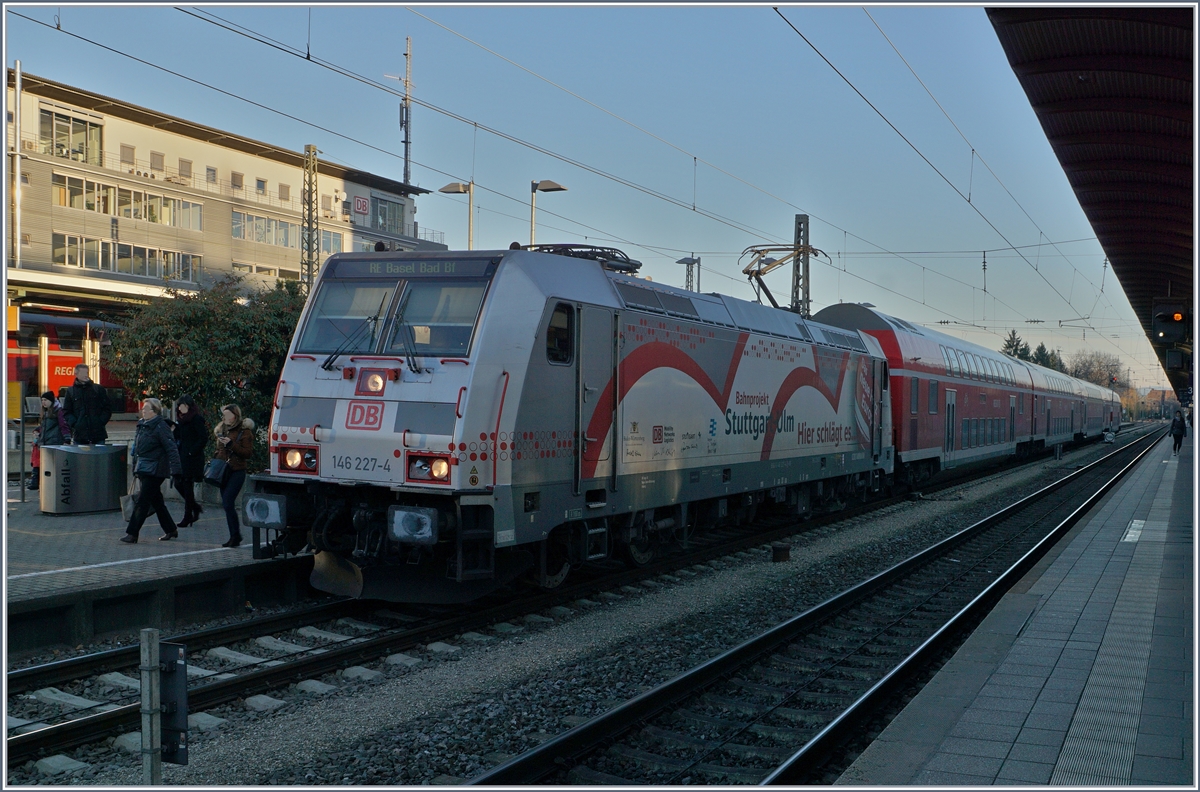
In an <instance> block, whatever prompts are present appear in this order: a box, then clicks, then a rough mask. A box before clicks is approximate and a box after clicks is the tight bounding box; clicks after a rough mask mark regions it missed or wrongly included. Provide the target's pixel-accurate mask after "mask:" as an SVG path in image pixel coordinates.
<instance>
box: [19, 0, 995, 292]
mask: <svg viewBox="0 0 1200 792" xmlns="http://www.w3.org/2000/svg"><path fill="white" fill-rule="evenodd" d="M14 14H16V12H14ZM16 16H19V17H21V18H23V19H26V20H28V21H32V22H35V23H37V24H42V25H44V24H45V23H42V22H40V21H39V20H36V19H31V18H30V17H27V16H24V15H22V14H16ZM59 30H60V32H64V33H67V34H68V35H71V36H74V37H75V38H79V39H81V40H84V41H87V42H88V43H92V44H94V45H96V46H99V47H102V48H104V49H106V50H108V51H111V52H114V53H116V54H120V55H123V56H125V57H130V58H131V59H132V60H134V61H136V62H139V63H142V64H143V65H148V66H151V67H153V68H158V69H161V70H162V71H164V72H166V73H169V74H172V75H173V76H176V77H178V78H181V79H185V80H189V81H191V82H193V83H195V84H198V85H202V86H204V87H207V88H209V89H211V90H215V91H218V92H220V93H222V94H224V95H227V96H230V97H232V98H235V99H239V100H241V101H245V102H248V103H249V104H251V105H253V106H256V107H258V108H260V109H263V110H267V111H269V112H273V113H278V114H279V115H281V116H282V117H286V118H288V119H289V120H293V121H296V122H298V123H302V124H306V125H309V126H312V127H313V128H317V129H320V130H321V131H323V132H326V133H328V134H332V135H335V136H337V137H340V138H342V139H345V140H347V141H350V142H353V143H355V144H357V145H362V146H365V147H367V148H370V149H373V150H375V151H378V152H380V153H384V154H387V155H389V156H396V155H394V154H392V153H391V152H390V151H387V150H386V149H382V148H380V147H378V146H374V145H372V144H370V143H367V142H365V141H362V140H359V139H356V138H354V137H352V136H350V135H346V134H344V133H341V132H338V131H336V130H334V129H331V128H328V127H325V126H322V125H320V124H315V123H313V122H309V121H306V120H305V119H302V118H299V117H297V116H294V115H291V114H288V113H284V112H282V111H278V110H276V109H274V108H271V107H269V106H268V105H265V104H263V103H261V102H255V101H254V100H250V99H247V98H246V97H242V96H239V95H237V94H234V93H232V92H229V91H225V90H223V89H219V88H216V87H215V86H212V85H208V84H206V83H203V82H202V81H199V80H195V79H194V78H190V77H187V76H186V75H183V74H181V73H179V72H175V71H172V70H170V69H166V68H163V67H160V66H158V65H157V64H154V63H150V62H149V61H146V60H143V59H140V58H137V57H135V56H131V55H129V54H128V53H126V52H122V51H120V50H116V49H113V48H112V47H106V46H105V45H103V44H99V42H94V41H91V40H90V39H87V38H86V37H82V36H78V35H77V34H73V33H70V32H69V31H63V30H61V28H60V29H59ZM293 54H297V53H293ZM318 60H319V59H318ZM318 65H323V66H325V64H324V63H319V64H318ZM325 68H331V67H330V66H325ZM333 70H335V71H336V70H337V69H336V68H334V69H333ZM348 76H349V75H348ZM363 79H365V78H363ZM376 87H378V88H381V89H382V90H388V89H387V87H386V86H380V85H376ZM389 92H392V93H394V91H389ZM397 95H398V94H397ZM470 123H472V124H473V125H475V122H470ZM568 159H569V158H568ZM420 166H421V167H423V168H426V169H427V170H430V171H431V172H435V173H440V174H443V175H446V176H451V177H452V178H454V176H453V174H450V173H448V172H446V171H443V170H440V169H437V168H433V167H432V166H428V165H424V164H420ZM618 179H619V177H618ZM482 189H484V190H485V191H487V192H490V193H493V194H495V195H498V196H500V197H503V198H506V199H508V200H512V201H514V202H518V203H524V202H523V201H520V200H519V199H516V198H513V197H511V196H509V195H506V194H504V193H500V192H498V191H495V190H490V189H487V188H486V187H484V188H482ZM656 197H657V196H656ZM668 199H669V197H668ZM675 203H676V205H680V203H679V202H678V201H675ZM688 208H690V207H688ZM547 214H549V215H551V216H554V217H558V218H560V219H563V220H565V221H567V222H570V223H575V224H577V225H579V226H580V227H583V228H589V229H591V230H594V231H596V232H597V233H601V234H607V232H603V231H601V230H600V229H595V228H593V227H591V226H587V225H586V224H583V223H578V221H575V220H572V219H570V218H568V217H566V216H563V215H561V214H558V213H555V212H547ZM708 216H710V217H711V218H712V219H719V216H716V215H715V213H713V214H710V215H708ZM514 219H518V218H514ZM818 219H819V218H818ZM735 227H737V226H735ZM739 230H745V228H744V227H742V228H739ZM614 236H615V235H614ZM854 236H855V237H856V239H862V237H859V236H858V235H854ZM606 238H607V236H606ZM616 239H617V241H620V242H623V243H625V244H631V245H635V246H637V247H640V248H644V249H646V250H650V251H654V250H659V251H661V250H679V249H672V248H665V247H663V246H656V245H651V244H648V243H640V242H635V241H633V240H628V239H622V238H620V237H616ZM863 241H867V242H868V244H872V245H874V243H871V242H869V241H868V240H863ZM893 255H894V254H893ZM909 263H912V264H915V265H916V266H918V267H921V269H922V271H923V272H926V271H928V272H932V273H934V274H936V275H941V276H942V277H947V276H945V274H944V273H940V272H938V271H937V270H936V269H932V268H927V267H924V266H922V265H920V264H916V262H909ZM714 274H717V275H719V276H721V277H726V278H728V279H729V280H733V281H734V282H736V283H739V284H741V283H742V281H741V279H738V278H732V277H729V276H725V275H724V273H720V272H716V271H714ZM847 274H850V275H851V276H852V277H855V278H858V279H860V280H863V281H864V282H866V283H874V284H875V285H878V284H877V283H875V281H873V280H870V279H867V278H863V277H861V276H858V275H856V274H854V273H849V272H848V273H847ZM949 279H950V280H952V281H957V279H954V278H949ZM958 282H959V283H962V282H961V281H958ZM964 285H969V284H964ZM881 288H882V287H881ZM885 290H886V291H889V292H891V293H894V294H897V295H898V296H901V297H902V298H904V299H908V300H912V301H914V302H917V303H920V304H927V303H924V301H923V300H915V299H913V298H911V297H909V296H907V295H904V294H902V293H900V292H896V291H894V290H891V289H885ZM930 307H934V308H936V306H930ZM1006 307H1008V308H1010V310H1011V306H1006ZM939 312H942V311H940V310H939ZM945 315H951V314H948V313H946V314H945Z"/></svg>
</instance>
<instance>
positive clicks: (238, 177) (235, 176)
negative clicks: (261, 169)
mask: <svg viewBox="0 0 1200 792" xmlns="http://www.w3.org/2000/svg"><path fill="white" fill-rule="evenodd" d="M229 186H230V187H232V188H233V189H235V190H240V189H242V174H240V173H231V174H229Z"/></svg>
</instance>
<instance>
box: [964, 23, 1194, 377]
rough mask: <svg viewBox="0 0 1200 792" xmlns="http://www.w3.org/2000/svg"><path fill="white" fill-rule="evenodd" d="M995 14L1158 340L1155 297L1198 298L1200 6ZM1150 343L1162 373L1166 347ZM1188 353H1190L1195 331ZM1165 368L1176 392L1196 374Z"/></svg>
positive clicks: (1049, 133) (1082, 200)
mask: <svg viewBox="0 0 1200 792" xmlns="http://www.w3.org/2000/svg"><path fill="white" fill-rule="evenodd" d="M987 14H988V18H989V19H990V20H991V22H992V26H993V27H994V28H995V30H996V35H997V36H998V37H999V39H1000V45H1001V46H1002V47H1003V48H1004V52H1005V54H1006V55H1007V56H1008V62H1009V64H1010V65H1011V66H1012V68H1013V71H1014V72H1015V73H1016V75H1017V79H1018V80H1019V81H1020V83H1021V86H1022V88H1024V89H1025V93H1026V95H1027V96H1028V97H1029V101H1030V103H1031V104H1032V105H1033V110H1034V112H1035V113H1036V114H1037V117H1038V120H1039V121H1040V122H1041V124H1042V129H1044V130H1045V132H1046V137H1047V138H1048V139H1049V141H1050V145H1051V147H1052V148H1053V149H1054V153H1055V154H1056V155H1057V157H1058V160H1059V162H1060V163H1062V167H1063V170H1064V171H1065V172H1066V175H1067V179H1068V180H1069V181H1070V183H1071V186H1072V188H1073V189H1074V190H1075V195H1076V197H1077V198H1078V199H1079V204H1080V206H1081V207H1082V208H1083V211H1084V214H1085V215H1087V218H1088V220H1089V221H1090V222H1091V224H1092V229H1093V230H1094V231H1095V233H1096V237H1097V238H1098V239H1099V240H1100V244H1101V246H1102V247H1103V248H1104V252H1105V254H1106V255H1107V256H1108V260H1109V262H1110V263H1111V264H1112V268H1113V272H1114V273H1115V274H1116V276H1117V279H1118V280H1119V281H1120V283H1121V287H1122V288H1123V289H1124V290H1125V294H1126V296H1127V297H1128V298H1129V303H1130V305H1132V306H1133V310H1134V312H1135V313H1136V314H1137V317H1138V320H1139V321H1140V322H1141V324H1142V328H1143V330H1144V331H1145V332H1146V335H1147V337H1151V324H1152V321H1153V313H1154V301H1155V300H1156V299H1161V298H1167V297H1172V298H1177V299H1180V300H1182V301H1184V302H1187V303H1189V304H1190V303H1191V301H1192V270H1193V230H1194V228H1193V211H1194V207H1193V198H1192V192H1193V189H1194V184H1193V164H1194V163H1193V151H1194V147H1195V142H1194V140H1193V114H1194V112H1195V108H1194V107H1193V101H1192V72H1193V68H1194V64H1193V53H1192V47H1193V44H1192V24H1193V9H1192V8H1191V7H1150V6H1134V7H1116V6H1096V7H1078V6H1067V7H1057V8H1051V7H1033V8H1020V7H1003V8H989V9H987ZM1151 338H1152V337H1151ZM1151 343H1153V339H1152V341H1151ZM1154 349H1155V351H1156V353H1157V354H1158V358H1159V361H1160V362H1162V363H1163V364H1164V365H1163V368H1164V369H1165V368H1166V365H1165V356H1166V350H1167V347H1166V346H1163V345H1159V344H1154ZM1186 349H1187V352H1188V355H1187V356H1186V357H1187V358H1190V352H1191V340H1190V338H1189V340H1188V343H1187V344H1186ZM1167 376H1168V378H1169V379H1170V381H1171V384H1172V386H1173V387H1174V388H1175V390H1176V392H1177V393H1179V394H1183V393H1185V392H1186V390H1187V388H1188V372H1186V371H1168V372H1167Z"/></svg>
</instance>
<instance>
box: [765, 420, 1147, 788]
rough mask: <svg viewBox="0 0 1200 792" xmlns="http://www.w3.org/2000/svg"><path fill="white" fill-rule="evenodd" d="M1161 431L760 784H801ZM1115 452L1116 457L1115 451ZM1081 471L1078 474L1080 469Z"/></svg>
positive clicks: (1068, 526)
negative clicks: (816, 766) (856, 727)
mask: <svg viewBox="0 0 1200 792" xmlns="http://www.w3.org/2000/svg"><path fill="white" fill-rule="evenodd" d="M1165 436H1166V433H1165V432H1164V433H1163V434H1162V435H1159V436H1158V437H1157V438H1156V439H1154V441H1153V442H1150V443H1148V444H1147V447H1146V448H1145V449H1144V450H1142V451H1141V452H1140V453H1138V454H1137V456H1135V457H1134V458H1133V459H1132V460H1131V461H1130V462H1129V463H1128V464H1127V465H1125V466H1124V467H1122V468H1121V469H1120V470H1119V471H1117V472H1116V474H1115V475H1113V476H1112V477H1111V478H1110V479H1109V480H1108V481H1106V482H1105V483H1104V484H1103V485H1102V486H1101V487H1100V488H1099V489H1098V490H1096V492H1094V493H1093V494H1092V495H1091V496H1090V497H1088V499H1087V500H1086V501H1084V502H1083V503H1082V504H1080V505H1079V506H1078V507H1076V508H1075V509H1074V510H1073V511H1072V512H1071V514H1069V515H1068V516H1067V517H1066V518H1065V519H1064V520H1063V521H1062V522H1060V523H1059V524H1058V525H1056V526H1055V527H1054V528H1053V529H1052V530H1051V531H1050V533H1048V534H1046V536H1044V537H1042V539H1041V540H1040V541H1038V543H1037V544H1036V545H1034V546H1033V547H1032V548H1030V549H1029V551H1028V552H1026V553H1025V555H1023V556H1022V557H1021V558H1020V559H1019V560H1018V561H1017V562H1016V563H1014V564H1013V565H1012V566H1010V567H1009V568H1008V569H1007V570H1005V571H1004V573H1003V574H1001V575H1000V577H998V578H996V580H995V581H993V582H992V583H991V584H990V585H989V586H988V587H987V588H985V589H984V590H983V591H981V592H980V593H979V594H977V595H976V596H975V598H974V599H972V600H971V602H969V603H968V604H967V605H965V606H964V607H963V608H962V609H961V610H960V611H959V612H958V613H956V614H955V615H954V616H953V618H951V619H950V621H948V622H946V623H945V624H944V625H942V626H941V627H940V628H939V629H938V630H937V632H935V633H934V634H933V635H931V636H930V637H929V638H927V639H926V640H925V642H924V643H922V644H921V645H920V646H919V647H917V648H916V649H915V650H914V651H913V652H912V653H911V654H910V655H909V656H908V657H906V658H905V659H904V660H902V661H901V662H900V664H899V665H897V666H896V667H895V668H893V669H892V670H891V671H889V672H888V673H887V675H885V676H884V677H883V679H881V680H879V681H878V682H877V683H875V685H873V686H872V687H871V689H869V690H868V691H866V692H865V693H863V694H862V696H860V697H859V698H858V700H856V701H855V702H854V703H853V704H851V705H850V707H849V708H847V709H846V710H845V711H844V712H842V714H840V715H839V716H838V717H836V718H834V720H833V721H832V722H830V723H829V724H827V725H826V726H825V728H824V729H822V730H821V731H820V732H818V733H817V734H816V735H815V736H814V737H813V738H812V739H811V740H809V741H808V743H807V744H806V745H804V747H802V748H801V749H800V750H799V751H797V752H796V753H795V754H793V755H792V756H791V758H789V759H788V760H787V761H786V762H784V763H783V764H781V765H780V766H779V767H777V768H776V769H775V770H774V771H773V772H772V773H771V774H770V775H769V776H767V777H766V778H765V779H763V781H762V785H764V786H765V785H776V784H789V785H795V784H802V783H804V778H805V776H806V774H807V773H808V771H809V769H810V768H811V767H812V766H813V765H814V764H816V763H817V757H821V756H822V755H828V754H829V753H830V752H831V751H832V750H833V749H835V748H836V747H837V745H838V744H840V743H841V741H842V740H844V739H845V738H846V736H847V733H848V731H849V730H850V729H852V728H854V727H855V726H857V725H859V724H861V723H862V721H863V719H864V718H865V717H867V716H868V714H869V712H870V711H874V710H875V709H876V708H877V707H878V705H879V704H880V703H881V702H883V701H884V700H885V699H886V698H887V697H888V696H889V695H891V694H892V693H893V692H894V691H895V690H896V688H897V687H899V686H900V685H901V684H903V683H904V682H906V681H908V680H909V679H911V678H912V676H913V675H914V674H915V673H917V672H919V671H920V670H921V668H922V667H923V666H924V665H925V664H927V663H928V662H929V660H930V658H931V656H932V655H933V654H934V653H936V652H937V651H938V650H940V649H941V648H942V646H944V645H945V644H946V642H947V641H949V640H950V639H951V638H952V637H953V636H954V635H956V634H957V633H958V632H959V631H960V630H961V629H963V628H964V627H965V626H966V625H968V624H971V623H972V622H973V621H974V620H975V619H976V618H978V617H980V616H982V615H985V614H986V613H987V612H988V611H990V610H991V608H992V607H994V606H995V604H996V603H997V602H998V601H999V600H1000V598H1001V597H1003V596H1004V594H1005V593H1007V592H1008V590H1009V589H1011V588H1012V587H1013V586H1015V585H1016V584H1017V582H1018V581H1020V579H1021V578H1022V577H1024V576H1025V574H1026V573H1027V572H1028V571H1029V570H1030V569H1032V568H1033V566H1034V565H1035V564H1037V562H1038V561H1040V560H1041V559H1042V557H1043V556H1045V555H1046V553H1047V552H1048V551H1049V550H1050V548H1052V547H1053V546H1054V545H1055V544H1056V543H1057V542H1058V541H1059V540H1060V539H1062V537H1063V536H1065V535H1066V534H1067V532H1069V531H1070V530H1071V529H1072V528H1073V527H1074V526H1075V525H1076V523H1078V522H1079V521H1080V520H1081V519H1082V518H1083V517H1084V516H1085V515H1086V514H1087V513H1088V512H1089V511H1091V509H1092V508H1093V507H1094V506H1095V505H1096V504H1097V503H1099V502H1100V500H1101V499H1102V498H1103V497H1104V496H1105V495H1107V494H1108V492H1109V491H1110V490H1111V489H1112V488H1113V487H1115V486H1116V485H1117V483H1118V482H1119V481H1120V480H1121V479H1123V478H1124V477H1125V476H1126V475H1127V474H1128V473H1129V472H1130V471H1131V470H1133V468H1134V467H1135V466H1136V465H1137V464H1138V463H1139V462H1141V461H1142V459H1143V458H1145V456H1146V455H1147V454H1149V453H1150V452H1151V451H1153V450H1154V446H1155V445H1157V444H1158V443H1159V442H1160V441H1161V440H1162V438H1163V437H1165ZM1114 453H1120V452H1119V451H1118V452H1114ZM1080 472H1082V471H1080Z"/></svg>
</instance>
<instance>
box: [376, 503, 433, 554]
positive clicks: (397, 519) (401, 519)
mask: <svg viewBox="0 0 1200 792" xmlns="http://www.w3.org/2000/svg"><path fill="white" fill-rule="evenodd" d="M437 524H438V514H437V509H422V508H419V507H416V506H391V507H389V508H388V537H389V538H391V540H392V541H394V542H404V543H406V544H423V545H431V544H435V543H437Z"/></svg>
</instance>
